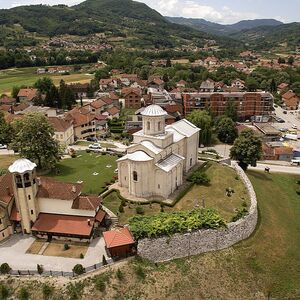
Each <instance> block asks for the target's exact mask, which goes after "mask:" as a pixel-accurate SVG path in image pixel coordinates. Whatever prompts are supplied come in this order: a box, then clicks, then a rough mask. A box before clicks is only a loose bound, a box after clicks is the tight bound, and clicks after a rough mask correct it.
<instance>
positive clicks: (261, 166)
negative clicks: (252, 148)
mask: <svg viewBox="0 0 300 300" xmlns="http://www.w3.org/2000/svg"><path fill="white" fill-rule="evenodd" d="M266 167H269V168H270V173H289V174H298V175H300V168H299V167H292V166H278V165H273V164H265V163H258V164H257V167H249V170H258V171H264V170H265V168H266Z"/></svg>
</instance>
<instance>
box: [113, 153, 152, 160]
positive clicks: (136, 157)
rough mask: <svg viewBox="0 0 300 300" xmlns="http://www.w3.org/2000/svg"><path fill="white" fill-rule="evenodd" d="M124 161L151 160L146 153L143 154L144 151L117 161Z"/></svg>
mask: <svg viewBox="0 0 300 300" xmlns="http://www.w3.org/2000/svg"><path fill="white" fill-rule="evenodd" d="M126 159H129V160H133V161H150V160H152V159H153V158H152V157H151V156H149V155H148V154H147V153H145V152H144V151H135V152H133V153H129V154H126V155H125V156H123V157H122V158H120V159H119V160H118V161H122V160H126Z"/></svg>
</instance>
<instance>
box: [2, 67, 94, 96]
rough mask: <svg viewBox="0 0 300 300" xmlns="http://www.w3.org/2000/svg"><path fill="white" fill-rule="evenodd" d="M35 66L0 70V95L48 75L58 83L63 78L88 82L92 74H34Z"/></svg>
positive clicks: (30, 84)
mask: <svg viewBox="0 0 300 300" xmlns="http://www.w3.org/2000/svg"><path fill="white" fill-rule="evenodd" d="M36 69H37V68H20V69H9V70H2V71H0V95H1V94H3V93H10V92H11V90H12V88H13V87H14V86H22V85H24V86H32V85H33V84H34V83H35V82H36V81H37V80H38V79H39V78H42V77H50V78H51V79H52V80H53V82H54V84H56V85H58V84H59V82H60V80H61V79H63V80H64V81H65V82H66V83H71V82H81V83H85V82H89V81H90V80H91V79H92V78H93V76H92V75H87V74H70V75H49V74H41V75H38V74H36V73H35V72H36Z"/></svg>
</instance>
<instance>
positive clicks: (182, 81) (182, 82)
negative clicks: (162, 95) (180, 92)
mask: <svg viewBox="0 0 300 300" xmlns="http://www.w3.org/2000/svg"><path fill="white" fill-rule="evenodd" d="M186 86H187V82H186V81H185V80H180V81H178V82H177V83H176V87H178V88H185V87H186Z"/></svg>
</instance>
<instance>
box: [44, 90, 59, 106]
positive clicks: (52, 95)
mask: <svg viewBox="0 0 300 300" xmlns="http://www.w3.org/2000/svg"><path fill="white" fill-rule="evenodd" d="M45 105H46V106H50V107H56V108H61V100H60V97H59V91H58V89H57V87H56V86H55V85H52V86H51V87H50V90H49V91H48V92H47V93H46V97H45Z"/></svg>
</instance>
